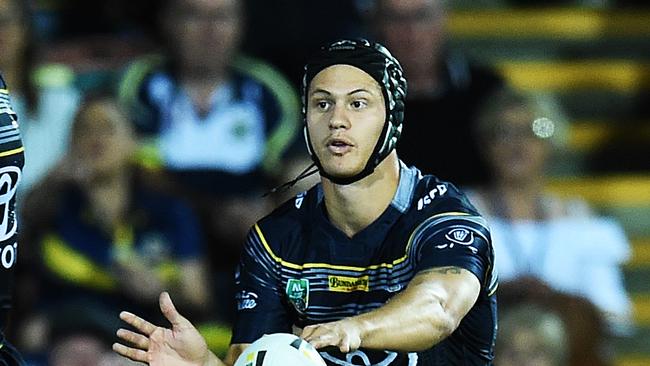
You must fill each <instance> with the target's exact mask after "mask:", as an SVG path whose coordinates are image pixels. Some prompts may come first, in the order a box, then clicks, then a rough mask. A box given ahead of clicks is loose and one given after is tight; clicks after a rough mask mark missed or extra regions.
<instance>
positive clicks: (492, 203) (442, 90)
mask: <svg viewBox="0 0 650 366" xmlns="http://www.w3.org/2000/svg"><path fill="white" fill-rule="evenodd" d="M326 3H327V4H326V5H325V3H324V2H314V1H298V0H282V1H264V0H248V1H237V0H161V1H153V0H130V1H92V2H89V1H79V0H77V1H75V0H68V1H45V0H30V1H28V0H0V70H1V71H2V73H3V75H4V77H5V79H6V80H7V83H8V85H9V86H10V91H11V96H12V98H13V103H14V105H15V108H16V110H17V112H18V115H19V122H20V126H21V131H22V134H23V140H24V145H25V156H26V164H25V171H24V179H23V181H22V182H21V185H20V187H19V188H20V192H19V206H20V207H19V210H20V212H19V214H20V217H21V225H22V228H21V236H22V238H21V242H20V246H21V249H20V260H19V272H18V275H17V282H16V284H15V289H16V295H15V303H14V313H13V316H12V320H11V322H12V325H11V329H10V331H9V337H10V338H11V339H12V340H13V342H15V344H16V345H17V346H18V348H19V349H20V350H21V351H22V352H24V353H25V356H26V357H27V359H28V360H29V362H30V364H32V365H53V366H58V365H66V366H69V365H127V364H129V363H128V362H127V361H126V360H123V359H120V358H118V357H115V356H114V355H113V354H112V353H111V352H110V344H111V342H112V340H113V335H114V331H115V330H116V329H117V322H118V321H119V319H118V318H117V314H118V312H119V310H130V311H132V312H135V313H138V314H141V315H143V316H144V317H145V318H147V319H158V320H159V321H162V319H160V315H159V312H158V310H157V298H158V294H159V293H160V292H161V291H162V290H167V291H170V292H171V293H172V296H173V297H174V299H175V301H176V303H177V304H178V306H179V308H180V309H181V312H182V313H184V314H188V315H189V317H190V318H192V319H193V320H197V321H198V323H199V324H200V326H199V328H200V330H201V331H202V332H203V334H204V335H205V336H206V338H207V339H208V341H209V344H210V346H211V347H212V348H213V349H214V350H216V351H217V352H219V351H223V350H225V347H226V345H227V344H228V342H229V337H230V335H229V325H230V324H231V322H232V318H233V314H234V289H233V287H234V283H233V272H234V270H235V266H236V264H237V259H238V255H239V248H240V244H242V243H243V239H244V237H245V235H246V232H247V230H248V228H249V227H250V226H251V225H252V224H253V223H254V221H255V220H256V219H258V218H260V217H262V216H263V215H265V214H266V213H268V212H270V211H271V210H272V209H273V207H274V206H275V205H277V204H278V203H279V202H281V201H283V200H285V199H286V198H288V197H290V196H291V195H293V194H296V193H297V192H299V191H301V190H303V189H305V188H306V187H308V186H310V185H311V184H314V183H315V181H316V180H315V179H307V180H304V181H301V182H300V183H299V184H298V185H297V186H295V187H293V188H292V189H290V190H288V191H285V192H279V193H276V194H271V195H264V194H265V193H267V192H268V191H269V190H270V189H272V188H273V187H275V186H278V185H279V184H281V183H283V182H286V181H288V180H291V179H292V178H293V177H295V176H296V175H298V174H299V173H300V171H302V170H303V169H304V168H305V167H307V166H308V164H309V162H310V161H309V157H308V155H307V152H306V150H305V148H304V142H303V138H302V124H303V122H302V120H301V110H300V108H301V103H300V97H299V91H300V84H301V77H302V65H303V64H304V63H305V61H306V60H307V58H308V57H309V54H310V53H312V52H313V51H314V50H315V49H316V48H317V47H318V46H319V45H320V44H322V43H323V42H325V41H328V40H332V39H336V38H341V37H367V38H370V39H374V40H377V41H380V42H382V43H385V44H386V46H387V47H388V49H390V50H391V51H392V52H393V54H394V55H395V56H396V57H397V58H398V59H399V60H400V61H401V62H402V65H403V67H404V69H405V72H406V77H407V79H408V82H409V95H408V98H407V101H406V122H405V128H404V132H403V135H402V140H401V142H400V144H399V145H398V149H397V151H398V154H399V156H400V158H401V159H402V160H403V161H404V162H405V163H406V164H408V165H415V166H416V167H418V168H419V169H421V170H422V171H423V172H424V173H428V174H434V175H437V176H439V177H440V178H442V179H445V180H450V181H452V182H454V183H457V184H459V185H461V186H463V187H466V188H467V191H468V193H469V195H470V197H471V199H472V201H473V202H474V203H475V205H476V206H477V208H478V209H479V211H480V212H482V213H483V214H484V215H485V216H486V217H487V218H488V221H489V223H490V225H491V228H492V235H493V241H494V246H495V250H496V258H497V267H498V269H499V272H500V281H501V288H500V293H501V292H502V293H503V296H501V295H500V297H499V304H500V309H499V311H500V318H501V321H500V336H499V339H498V344H497V349H496V352H497V359H498V361H499V363H498V364H500V365H549V366H551V365H557V366H559V365H609V364H611V361H612V354H611V349H610V347H609V346H608V344H607V340H608V339H609V338H610V337H612V336H626V335H629V333H630V332H631V328H632V324H631V309H630V300H629V297H628V295H627V294H626V291H625V287H624V284H623V277H622V273H621V265H622V264H623V263H625V261H626V260H627V259H628V257H629V256H630V253H629V252H630V249H629V244H628V242H627V239H626V236H625V233H624V232H623V231H622V229H621V227H620V225H619V224H618V223H617V222H616V221H614V220H612V219H609V218H603V217H600V216H598V215H597V214H596V213H595V212H594V211H593V210H591V209H590V207H588V205H587V204H586V203H585V202H584V201H582V200H580V199H575V200H565V199H560V198H558V197H555V196H553V195H551V194H550V193H548V192H547V191H546V190H545V180H546V175H545V174H546V170H545V168H546V164H547V162H548V159H549V155H550V150H551V148H552V146H553V144H554V141H555V137H556V136H555V135H554V133H555V132H557V131H558V130H560V129H561V127H562V126H561V124H562V123H563V122H565V121H562V120H561V118H556V116H559V115H561V114H562V113H561V111H559V110H550V111H549V110H548V108H547V109H546V110H545V109H544V108H542V107H543V104H544V103H540V101H539V99H538V98H536V96H535V95H529V94H524V93H522V92H519V91H517V90H514V89H513V88H511V87H510V86H509V85H507V82H506V81H505V80H504V79H503V78H502V77H501V76H500V75H499V74H498V73H497V72H496V71H495V70H494V69H492V68H491V67H490V66H489V65H486V64H484V63H478V62H476V61H474V60H471V59H469V58H468V57H466V55H464V54H463V53H462V52H461V51H459V50H456V49H453V48H452V47H449V43H448V34H447V33H446V32H445V24H446V19H447V18H446V16H447V9H446V7H445V6H446V3H447V2H446V1H436V0H428V1H427V0H376V1H373V0H364V1H352V0H332V1H328V2H326ZM504 3H505V2H504ZM513 3H516V2H513ZM555 3H558V2H555ZM576 3H578V2H576ZM585 3H596V2H593V1H592V2H588V1H586V2H585ZM600 3H602V4H604V3H605V2H600ZM602 4H601V5H602ZM585 338H588V339H585Z"/></svg>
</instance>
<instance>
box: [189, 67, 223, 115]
mask: <svg viewBox="0 0 650 366" xmlns="http://www.w3.org/2000/svg"><path fill="white" fill-rule="evenodd" d="M224 80H225V75H223V74H214V75H206V76H204V77H198V78H195V77H191V76H188V77H185V78H182V79H181V83H182V85H183V88H184V89H185V91H186V92H187V94H188V95H189V97H190V99H191V100H192V104H193V105H194V107H196V109H197V110H198V111H199V114H200V115H205V114H207V112H208V111H209V110H210V109H211V108H212V97H213V93H214V91H215V90H216V89H217V88H218V87H219V86H220V85H221V84H223V82H224Z"/></svg>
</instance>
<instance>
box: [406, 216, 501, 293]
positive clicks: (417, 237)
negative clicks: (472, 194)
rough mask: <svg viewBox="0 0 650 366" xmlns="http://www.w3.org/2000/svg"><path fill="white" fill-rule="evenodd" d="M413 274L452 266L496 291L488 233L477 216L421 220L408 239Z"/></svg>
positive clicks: (480, 218)
mask: <svg viewBox="0 0 650 366" xmlns="http://www.w3.org/2000/svg"><path fill="white" fill-rule="evenodd" d="M411 245H412V246H413V249H412V250H415V251H416V254H417V255H416V258H417V259H418V264H417V271H418V272H419V271H422V270H425V269H429V268H433V267H447V266H454V267H460V268H464V269H466V270H468V271H470V272H472V273H473V274H474V275H475V276H476V277H477V278H478V280H479V281H480V282H481V283H482V284H484V286H486V287H488V288H491V287H496V274H493V273H492V272H493V262H494V254H493V249H492V244H491V239H490V232H489V229H488V227H487V224H486V222H485V220H484V219H483V218H482V217H481V216H477V215H472V214H466V213H457V212H450V213H441V214H437V215H434V216H432V217H430V218H428V219H427V220H425V221H424V222H423V223H422V224H420V226H419V227H418V228H417V229H416V231H415V232H414V234H413V237H412V243H411Z"/></svg>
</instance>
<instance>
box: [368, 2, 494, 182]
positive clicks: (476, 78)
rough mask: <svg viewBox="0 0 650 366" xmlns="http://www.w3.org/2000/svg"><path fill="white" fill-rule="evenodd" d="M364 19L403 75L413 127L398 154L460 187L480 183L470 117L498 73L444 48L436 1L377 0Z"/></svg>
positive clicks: (483, 173)
mask: <svg viewBox="0 0 650 366" xmlns="http://www.w3.org/2000/svg"><path fill="white" fill-rule="evenodd" d="M370 20H371V23H372V25H373V28H374V30H375V32H376V34H377V36H378V37H379V38H380V39H381V40H383V41H384V42H385V44H386V45H387V47H388V48H390V49H391V50H393V53H394V54H395V56H396V57H397V58H398V59H399V60H401V61H402V66H403V67H404V72H405V74H406V75H407V77H408V79H409V97H408V99H407V100H406V110H407V111H408V112H407V115H406V118H407V119H408V121H409V123H411V124H412V126H413V127H412V128H410V129H409V130H405V131H404V134H403V135H402V140H401V141H400V146H399V150H400V154H401V155H400V156H401V158H402V159H403V160H404V162H405V163H407V164H409V165H411V164H412V165H415V166H417V167H418V168H420V169H422V172H423V173H431V172H436V175H437V176H439V177H440V178H442V179H450V180H453V181H454V182H456V183H457V184H460V185H469V184H477V183H482V182H485V181H486V178H487V175H488V174H487V168H486V167H485V165H484V163H483V161H482V160H481V159H480V152H479V150H478V147H477V146H476V144H474V143H473V140H472V135H471V132H470V131H471V130H472V128H471V127H472V116H473V114H474V110H475V108H476V106H477V105H479V104H480V103H481V102H482V101H483V100H484V98H485V95H486V94H487V93H488V92H490V91H491V90H493V89H495V88H497V87H498V86H500V85H501V84H502V83H503V81H502V79H501V77H500V76H498V75H497V74H496V73H495V72H494V71H492V70H491V69H488V68H485V67H482V66H479V65H477V64H475V63H472V62H470V61H469V60H467V59H466V58H465V57H464V56H463V55H461V54H460V53H458V52H455V51H452V50H450V49H449V47H448V45H447V38H446V37H447V35H446V34H445V22H446V10H445V7H444V2H443V1H441V0H377V2H376V6H375V8H374V9H373V10H372V11H371V14H370ZM423 146H426V152H425V151H424V150H423Z"/></svg>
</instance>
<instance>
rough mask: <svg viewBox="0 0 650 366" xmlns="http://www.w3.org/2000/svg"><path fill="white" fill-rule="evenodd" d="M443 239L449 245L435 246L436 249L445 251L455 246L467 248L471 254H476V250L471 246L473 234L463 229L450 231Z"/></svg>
mask: <svg viewBox="0 0 650 366" xmlns="http://www.w3.org/2000/svg"><path fill="white" fill-rule="evenodd" d="M445 239H447V240H449V241H450V243H446V244H442V245H436V248H438V249H445V248H453V247H454V246H455V245H463V246H466V247H468V248H469V249H470V250H471V251H472V253H475V254H476V253H477V252H478V249H476V248H474V247H473V246H472V244H473V243H474V233H473V232H472V231H471V230H468V229H465V228H455V229H451V230H449V232H448V233H447V234H445Z"/></svg>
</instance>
